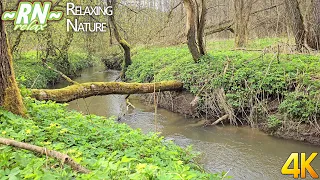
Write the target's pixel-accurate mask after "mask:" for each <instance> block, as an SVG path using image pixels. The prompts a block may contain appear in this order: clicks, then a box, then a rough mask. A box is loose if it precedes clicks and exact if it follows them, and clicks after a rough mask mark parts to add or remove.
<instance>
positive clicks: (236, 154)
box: [57, 67, 320, 180]
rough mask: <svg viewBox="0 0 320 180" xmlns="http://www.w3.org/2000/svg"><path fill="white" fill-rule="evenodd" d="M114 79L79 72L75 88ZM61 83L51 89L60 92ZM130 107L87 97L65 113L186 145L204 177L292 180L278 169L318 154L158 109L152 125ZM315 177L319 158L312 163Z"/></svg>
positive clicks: (141, 109) (150, 117) (145, 109)
mask: <svg viewBox="0 0 320 180" xmlns="http://www.w3.org/2000/svg"><path fill="white" fill-rule="evenodd" d="M118 75H119V73H118V72H116V71H103V67H94V68H89V69H87V70H85V71H84V72H83V73H82V76H81V77H79V78H76V79H75V80H76V81H78V82H89V81H114V80H115V79H116V78H117V77H118ZM63 86H66V84H64V83H61V84H59V85H58V86H57V87H63ZM130 102H131V103H132V104H134V106H135V107H136V109H134V110H129V111H127V107H126V105H125V100H124V96H120V95H109V96H99V97H90V98H87V99H85V100H83V99H81V100H76V101H73V102H70V105H69V108H70V109H75V110H77V111H81V112H84V113H87V112H89V113H93V114H97V115H102V116H107V117H109V116H112V115H115V116H118V115H122V114H125V116H124V118H122V119H121V122H124V123H127V124H128V125H130V126H131V127H133V128H140V129H141V130H142V131H143V132H150V131H155V129H157V131H158V132H161V133H162V135H163V136H165V137H166V138H168V139H173V140H174V141H175V142H176V143H177V144H179V145H181V146H184V147H185V146H188V145H192V146H193V148H194V149H195V150H197V151H200V152H201V153H202V156H201V160H200V161H201V163H202V164H203V165H204V167H205V168H206V169H207V170H208V171H210V172H221V171H229V175H231V176H233V177H234V179H252V180H255V179H270V180H278V179H279V180H282V179H293V178H292V176H282V175H281V167H282V165H283V164H284V162H285V161H286V159H287V158H288V157H289V155H290V153H291V152H306V153H308V154H310V153H311V152H319V150H320V148H319V147H316V146H311V145H308V144H304V143H301V142H295V141H290V140H283V139H278V138H274V137H271V136H268V135H266V134H264V133H262V132H260V131H259V130H256V129H251V128H248V127H231V126H225V127H208V128H203V127H201V126H199V125H197V124H196V121H197V120H195V119H188V118H185V117H184V116H182V115H179V114H175V113H172V112H170V111H167V110H164V109H158V116H157V124H155V121H154V113H153V112H154V109H153V106H146V105H144V104H142V103H141V102H140V100H139V98H138V97H134V96H133V97H131V98H130ZM312 165H313V167H314V168H315V169H316V171H317V172H318V173H320V155H318V156H317V159H316V160H315V161H314V162H313V163H312Z"/></svg>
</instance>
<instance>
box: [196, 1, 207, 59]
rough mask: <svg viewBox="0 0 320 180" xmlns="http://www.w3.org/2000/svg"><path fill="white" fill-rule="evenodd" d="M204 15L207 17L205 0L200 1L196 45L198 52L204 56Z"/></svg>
mask: <svg viewBox="0 0 320 180" xmlns="http://www.w3.org/2000/svg"><path fill="white" fill-rule="evenodd" d="M198 11H199V8H198ZM206 15H207V4H206V0H201V14H200V21H199V25H198V44H199V51H200V54H201V55H205V54H206V47H205V44H204V29H205V25H206Z"/></svg>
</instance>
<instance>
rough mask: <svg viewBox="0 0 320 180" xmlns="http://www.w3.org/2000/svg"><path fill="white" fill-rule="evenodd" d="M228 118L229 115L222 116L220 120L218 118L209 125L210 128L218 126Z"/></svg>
mask: <svg viewBox="0 0 320 180" xmlns="http://www.w3.org/2000/svg"><path fill="white" fill-rule="evenodd" d="M228 118H229V115H228V114H226V115H224V116H222V117H221V118H219V119H218V120H216V121H215V122H214V123H212V124H210V126H215V125H217V124H219V123H220V122H221V121H224V120H226V119H228Z"/></svg>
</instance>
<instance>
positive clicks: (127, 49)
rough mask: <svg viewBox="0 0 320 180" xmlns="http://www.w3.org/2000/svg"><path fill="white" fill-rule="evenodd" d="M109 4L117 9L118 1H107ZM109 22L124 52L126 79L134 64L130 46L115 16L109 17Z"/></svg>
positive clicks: (123, 71) (123, 73)
mask: <svg viewBox="0 0 320 180" xmlns="http://www.w3.org/2000/svg"><path fill="white" fill-rule="evenodd" d="M107 3H108V5H109V6H112V7H114V8H115V5H116V0H113V1H111V2H110V1H107ZM109 21H110V24H111V26H112V27H113V31H114V36H115V38H116V40H117V41H118V43H119V44H120V45H121V47H122V49H123V51H124V67H123V70H122V78H123V79H125V73H126V71H127V69H128V67H129V66H130V65H131V64H132V60H131V49H130V44H129V43H128V42H127V41H126V40H125V39H124V38H122V36H121V35H120V33H119V30H118V26H117V24H116V21H115V18H114V15H111V16H109ZM110 38H111V37H110Z"/></svg>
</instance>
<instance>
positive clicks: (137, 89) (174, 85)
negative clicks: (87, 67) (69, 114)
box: [31, 81, 183, 103]
mask: <svg viewBox="0 0 320 180" xmlns="http://www.w3.org/2000/svg"><path fill="white" fill-rule="evenodd" d="M182 88H183V84H182V83H181V82H178V81H163V82H157V83H124V82H88V83H82V84H73V85H71V86H68V87H65V88H62V89H32V90H31V92H32V94H31V97H33V98H35V99H37V100H40V101H42V100H45V101H48V100H51V101H56V102H59V103H64V102H70V101H73V100H76V99H80V98H87V97H91V96H102V95H109V94H145V93H152V92H154V91H156V92H158V91H179V90H182Z"/></svg>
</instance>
